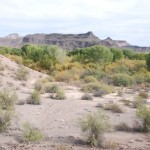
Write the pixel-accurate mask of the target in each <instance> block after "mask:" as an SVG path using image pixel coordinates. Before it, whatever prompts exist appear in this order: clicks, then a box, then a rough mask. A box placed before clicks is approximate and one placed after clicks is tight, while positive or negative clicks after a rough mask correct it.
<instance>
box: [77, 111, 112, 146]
mask: <svg viewBox="0 0 150 150" xmlns="http://www.w3.org/2000/svg"><path fill="white" fill-rule="evenodd" d="M80 126H81V130H82V132H83V133H84V134H85V138H86V142H87V143H88V144H90V145H91V146H97V145H101V142H102V139H103V137H102V135H103V133H104V132H106V131H107V130H108V129H109V128H110V124H109V122H108V118H107V116H106V115H105V114H104V113H103V112H101V111H99V112H94V113H90V114H88V115H86V116H85V117H84V118H82V119H81V121H80Z"/></svg>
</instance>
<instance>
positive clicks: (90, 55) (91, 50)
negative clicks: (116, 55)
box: [75, 45, 113, 64]
mask: <svg viewBox="0 0 150 150" xmlns="http://www.w3.org/2000/svg"><path fill="white" fill-rule="evenodd" d="M75 57H76V59H78V60H79V61H81V62H83V63H98V64H100V63H108V62H112V60H113V54H112V53H111V52H110V50H109V48H107V47H105V46H99V45H97V46H92V47H87V48H83V49H82V51H81V50H80V49H79V50H78V53H77V55H75Z"/></svg>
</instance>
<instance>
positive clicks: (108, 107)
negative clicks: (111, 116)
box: [104, 104, 123, 113]
mask: <svg viewBox="0 0 150 150" xmlns="http://www.w3.org/2000/svg"><path fill="white" fill-rule="evenodd" d="M104 109H105V110H111V111H112V112H114V113H123V110H122V108H121V107H120V106H119V105H118V104H107V105H105V106H104Z"/></svg>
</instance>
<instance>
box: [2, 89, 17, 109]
mask: <svg viewBox="0 0 150 150" xmlns="http://www.w3.org/2000/svg"><path fill="white" fill-rule="evenodd" d="M17 100H18V97H17V95H16V93H15V92H7V91H6V89H4V90H2V91H0V108H1V109H3V110H9V109H13V108H14V104H15V102H16V101H17Z"/></svg>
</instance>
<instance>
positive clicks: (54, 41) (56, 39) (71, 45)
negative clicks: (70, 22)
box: [23, 32, 102, 50]
mask: <svg viewBox="0 0 150 150" xmlns="http://www.w3.org/2000/svg"><path fill="white" fill-rule="evenodd" d="M23 43H24V44H27V43H32V44H40V45H45V44H46V45H58V46H60V47H62V48H63V49H67V50H74V49H76V48H84V47H89V46H93V45H99V44H102V41H101V40H100V39H99V38H98V37H96V36H95V35H94V34H93V33H92V32H87V33H85V34H57V33H55V34H33V35H27V36H25V37H24V38H23Z"/></svg>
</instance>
